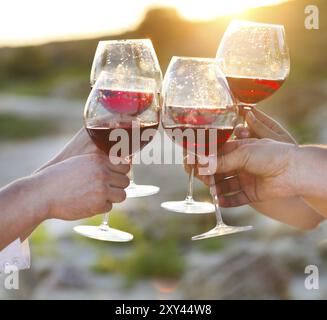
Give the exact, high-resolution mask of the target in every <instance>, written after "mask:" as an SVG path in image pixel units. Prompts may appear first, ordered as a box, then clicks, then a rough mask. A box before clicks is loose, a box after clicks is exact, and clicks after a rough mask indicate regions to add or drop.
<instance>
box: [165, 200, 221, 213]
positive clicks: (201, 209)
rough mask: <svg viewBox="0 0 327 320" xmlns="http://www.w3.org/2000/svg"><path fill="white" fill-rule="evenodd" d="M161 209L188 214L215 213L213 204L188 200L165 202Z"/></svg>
mask: <svg viewBox="0 0 327 320" xmlns="http://www.w3.org/2000/svg"><path fill="white" fill-rule="evenodd" d="M161 207H162V208H164V209H166V210H168V211H172V212H178V213H186V214H204V213H211V212H214V211H215V206H214V205H213V204H212V203H209V202H198V201H186V200H184V201H167V202H163V203H162V204H161Z"/></svg>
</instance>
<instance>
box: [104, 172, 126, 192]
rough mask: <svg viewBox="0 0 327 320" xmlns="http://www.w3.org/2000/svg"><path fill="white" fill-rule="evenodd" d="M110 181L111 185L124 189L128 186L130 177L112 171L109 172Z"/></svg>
mask: <svg viewBox="0 0 327 320" xmlns="http://www.w3.org/2000/svg"><path fill="white" fill-rule="evenodd" d="M108 183H109V185H110V186H113V187H117V188H123V189H124V188H127V187H128V185H129V179H128V177H127V176H126V175H124V174H121V173H117V172H114V171H110V172H109V173H108Z"/></svg>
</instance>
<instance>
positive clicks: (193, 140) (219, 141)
mask: <svg viewBox="0 0 327 320" xmlns="http://www.w3.org/2000/svg"><path fill="white" fill-rule="evenodd" d="M169 129H170V130H167V133H168V135H169V136H170V137H171V139H172V140H173V141H174V142H176V143H177V144H179V145H180V146H182V147H183V148H184V149H185V150H187V151H188V152H190V153H194V154H196V155H205V156H209V155H217V153H218V150H219V149H220V148H221V147H222V146H223V145H224V144H225V143H226V141H227V140H228V139H229V138H230V137H231V135H232V133H233V130H234V128H232V127H228V128H225V127H222V128H206V127H196V128H194V127H185V126H182V127H170V128H169ZM178 129H179V130H180V132H178ZM187 130H189V132H192V134H191V135H188V134H187Z"/></svg>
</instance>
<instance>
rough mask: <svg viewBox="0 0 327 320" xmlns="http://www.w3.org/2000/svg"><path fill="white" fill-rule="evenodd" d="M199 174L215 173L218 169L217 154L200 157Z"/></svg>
mask: <svg viewBox="0 0 327 320" xmlns="http://www.w3.org/2000/svg"><path fill="white" fill-rule="evenodd" d="M199 163H200V164H201V166H200V167H199V175H204V176H207V175H213V174H214V173H216V171H217V163H218V162H217V157H216V156H208V157H205V156H201V157H199Z"/></svg>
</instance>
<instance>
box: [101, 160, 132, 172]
mask: <svg viewBox="0 0 327 320" xmlns="http://www.w3.org/2000/svg"><path fill="white" fill-rule="evenodd" d="M107 163H108V167H109V169H110V170H112V171H114V172H117V173H123V174H127V173H128V172H129V170H130V169H131V166H130V164H129V163H128V162H127V161H126V160H124V159H122V158H116V157H114V158H113V157H109V161H108V162H107Z"/></svg>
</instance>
